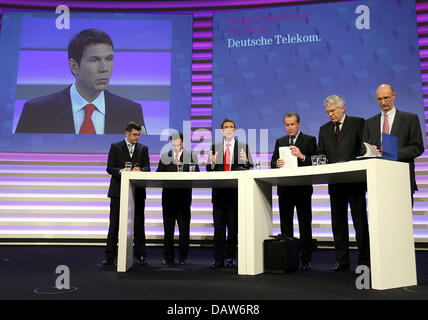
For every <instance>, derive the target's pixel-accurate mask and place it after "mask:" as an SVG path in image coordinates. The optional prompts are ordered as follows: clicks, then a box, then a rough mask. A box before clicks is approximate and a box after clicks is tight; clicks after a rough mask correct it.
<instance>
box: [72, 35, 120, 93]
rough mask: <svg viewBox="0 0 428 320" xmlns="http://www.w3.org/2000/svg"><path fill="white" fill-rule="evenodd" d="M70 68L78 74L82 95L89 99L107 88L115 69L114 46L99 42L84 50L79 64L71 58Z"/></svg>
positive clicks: (77, 81)
mask: <svg viewBox="0 0 428 320" xmlns="http://www.w3.org/2000/svg"><path fill="white" fill-rule="evenodd" d="M70 68H71V71H72V72H73V74H74V75H75V76H76V86H77V90H78V91H79V93H80V95H82V97H83V98H85V99H86V100H88V101H91V100H90V99H91V98H93V99H95V98H96V97H97V96H98V94H99V93H100V92H101V91H103V90H105V89H107V86H108V84H109V82H110V77H111V73H112V71H113V48H112V47H111V46H110V45H109V44H104V43H98V44H93V45H89V46H87V47H86V48H85V49H84V50H83V56H82V60H80V63H79V64H77V63H76V62H75V61H74V60H73V59H70Z"/></svg>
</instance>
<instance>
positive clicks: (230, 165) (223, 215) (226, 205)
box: [207, 119, 253, 269]
mask: <svg viewBox="0 0 428 320" xmlns="http://www.w3.org/2000/svg"><path fill="white" fill-rule="evenodd" d="M221 131H222V134H223V139H222V140H221V141H220V142H218V143H216V144H214V145H212V147H211V151H210V153H209V160H208V163H207V171H235V170H246V169H249V168H251V167H252V166H253V160H252V158H251V153H250V150H249V148H248V145H247V144H246V143H242V142H239V141H238V140H237V139H235V131H236V126H235V122H234V121H233V120H231V119H225V120H223V122H222V123H221ZM212 203H213V219H214V262H213V263H212V264H211V265H210V268H211V269H218V268H222V267H224V265H225V260H226V266H227V267H233V266H235V265H236V252H237V248H238V190H237V189H236V188H221V189H218V188H213V189H212ZM226 228H227V239H226Z"/></svg>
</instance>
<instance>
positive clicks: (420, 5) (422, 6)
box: [416, 2, 428, 11]
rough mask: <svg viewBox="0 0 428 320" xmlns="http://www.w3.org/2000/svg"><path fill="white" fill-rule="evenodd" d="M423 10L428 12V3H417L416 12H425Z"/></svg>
mask: <svg viewBox="0 0 428 320" xmlns="http://www.w3.org/2000/svg"><path fill="white" fill-rule="evenodd" d="M423 10H428V3H427V2H425V3H417V4H416V11H423Z"/></svg>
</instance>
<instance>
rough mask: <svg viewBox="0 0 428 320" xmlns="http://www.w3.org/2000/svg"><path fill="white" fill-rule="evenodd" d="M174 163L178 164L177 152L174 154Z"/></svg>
mask: <svg viewBox="0 0 428 320" xmlns="http://www.w3.org/2000/svg"><path fill="white" fill-rule="evenodd" d="M175 165H178V153H176V154H175Z"/></svg>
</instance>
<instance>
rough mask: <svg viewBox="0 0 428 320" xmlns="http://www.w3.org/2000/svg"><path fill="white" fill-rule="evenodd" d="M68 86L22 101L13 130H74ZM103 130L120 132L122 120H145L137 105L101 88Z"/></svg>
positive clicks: (23, 131)
mask: <svg viewBox="0 0 428 320" xmlns="http://www.w3.org/2000/svg"><path fill="white" fill-rule="evenodd" d="M70 87H71V86H68V87H67V88H66V89H64V90H62V91H59V92H56V93H53V94H50V95H47V96H42V97H38V98H34V99H31V100H29V101H27V102H26V103H25V104H24V109H23V111H22V114H21V117H20V118H19V122H18V125H17V127H16V131H15V132H16V133H73V134H75V133H76V130H75V128H74V120H73V110H72V106H71V98H70ZM104 97H105V124H104V133H105V134H122V133H124V132H125V128H126V124H127V123H128V122H129V121H135V122H137V123H139V124H141V126H142V127H144V129H143V128H142V133H145V131H146V129H145V127H146V126H145V124H144V118H143V111H142V109H141V105H140V104H138V103H135V102H133V101H131V100H128V99H126V98H123V97H120V96H117V95H115V94H112V93H110V92H109V91H107V90H105V91H104Z"/></svg>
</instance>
